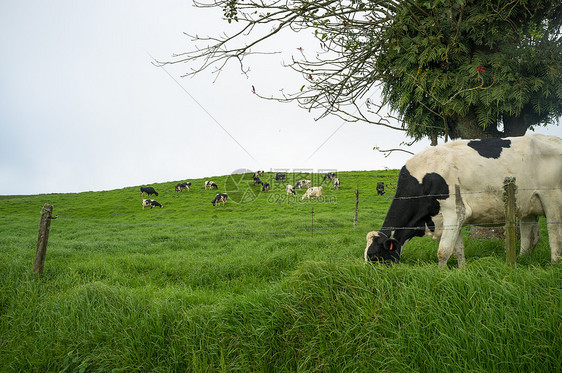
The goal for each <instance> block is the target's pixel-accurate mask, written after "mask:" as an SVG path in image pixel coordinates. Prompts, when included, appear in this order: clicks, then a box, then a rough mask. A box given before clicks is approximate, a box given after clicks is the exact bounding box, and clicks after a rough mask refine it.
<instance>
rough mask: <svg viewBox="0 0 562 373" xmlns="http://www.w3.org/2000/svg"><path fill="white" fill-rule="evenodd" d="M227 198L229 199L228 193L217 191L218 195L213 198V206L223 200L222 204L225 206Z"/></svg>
mask: <svg viewBox="0 0 562 373" xmlns="http://www.w3.org/2000/svg"><path fill="white" fill-rule="evenodd" d="M227 199H228V194H226V193H217V195H216V196H215V199H214V200H213V206H216V205H217V204H219V203H221V202H222V205H223V206H224V204H225V203H226V200H227Z"/></svg>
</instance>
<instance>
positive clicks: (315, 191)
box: [302, 187, 322, 200]
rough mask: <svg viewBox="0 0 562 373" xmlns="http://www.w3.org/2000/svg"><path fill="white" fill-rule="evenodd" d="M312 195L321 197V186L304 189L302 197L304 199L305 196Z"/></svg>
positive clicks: (310, 196)
mask: <svg viewBox="0 0 562 373" xmlns="http://www.w3.org/2000/svg"><path fill="white" fill-rule="evenodd" d="M314 197H317V198H319V197H322V187H312V188H308V189H307V190H306V193H305V194H303V196H302V199H303V200H304V199H305V198H308V199H310V198H314Z"/></svg>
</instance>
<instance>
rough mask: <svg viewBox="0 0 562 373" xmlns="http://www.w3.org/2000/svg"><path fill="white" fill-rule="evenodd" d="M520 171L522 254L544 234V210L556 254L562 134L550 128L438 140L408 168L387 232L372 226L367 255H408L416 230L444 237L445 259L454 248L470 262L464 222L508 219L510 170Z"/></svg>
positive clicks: (441, 254) (561, 212) (560, 249)
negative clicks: (511, 134)
mask: <svg viewBox="0 0 562 373" xmlns="http://www.w3.org/2000/svg"><path fill="white" fill-rule="evenodd" d="M507 176H509V177H516V183H517V187H518V192H517V216H518V218H519V220H520V223H521V224H520V228H521V251H520V253H521V254H527V253H529V252H530V251H531V250H533V249H534V247H535V245H536V244H537V242H538V239H539V236H538V233H539V232H538V223H537V219H538V217H539V216H545V217H546V220H547V224H548V226H547V229H548V236H549V240H550V249H551V260H552V262H556V261H558V260H559V259H560V256H561V254H562V225H561V224H560V222H561V221H562V140H561V139H559V138H557V137H553V136H545V135H538V134H534V135H527V136H523V137H512V138H504V139H499V138H491V139H484V140H470V141H469V140H460V141H453V142H450V143H447V144H444V145H440V146H436V147H430V148H428V149H426V150H424V151H423V152H421V153H419V154H417V155H415V156H414V157H412V158H411V159H410V160H409V161H407V162H406V165H405V166H404V167H402V169H401V170H400V174H399V176H398V185H397V189H396V195H395V197H394V199H393V201H392V203H391V205H390V208H389V210H388V213H387V215H386V218H385V220H384V223H383V225H382V228H381V230H380V231H379V232H369V233H368V234H367V247H366V248H365V260H371V261H395V262H398V261H399V260H400V253H401V250H402V247H403V246H404V245H405V244H406V242H408V240H409V239H411V238H412V237H415V236H423V235H425V234H428V235H430V236H432V237H433V238H435V239H436V240H439V241H440V242H439V250H438V252H437V257H438V259H439V266H440V267H441V268H443V267H445V266H446V264H447V261H448V259H449V257H450V256H451V254H454V255H455V256H456V258H457V260H458V265H459V267H462V265H463V264H464V261H465V258H464V245H463V241H462V234H461V233H460V229H461V227H462V226H463V225H465V224H474V223H478V224H480V223H486V224H488V223H489V224H501V223H503V222H504V221H505V212H504V201H503V194H504V178H505V177H507Z"/></svg>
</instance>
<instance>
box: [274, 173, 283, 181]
mask: <svg viewBox="0 0 562 373" xmlns="http://www.w3.org/2000/svg"><path fill="white" fill-rule="evenodd" d="M275 180H276V181H285V174H280V173H278V174H275Z"/></svg>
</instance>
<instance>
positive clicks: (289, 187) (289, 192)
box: [286, 184, 297, 196]
mask: <svg viewBox="0 0 562 373" xmlns="http://www.w3.org/2000/svg"><path fill="white" fill-rule="evenodd" d="M286 190H287V195H288V196H289V195H291V194H292V195H294V196H296V195H297V192H296V191H295V188H294V187H293V186H292V185H291V184H289V185H287V187H286Z"/></svg>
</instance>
